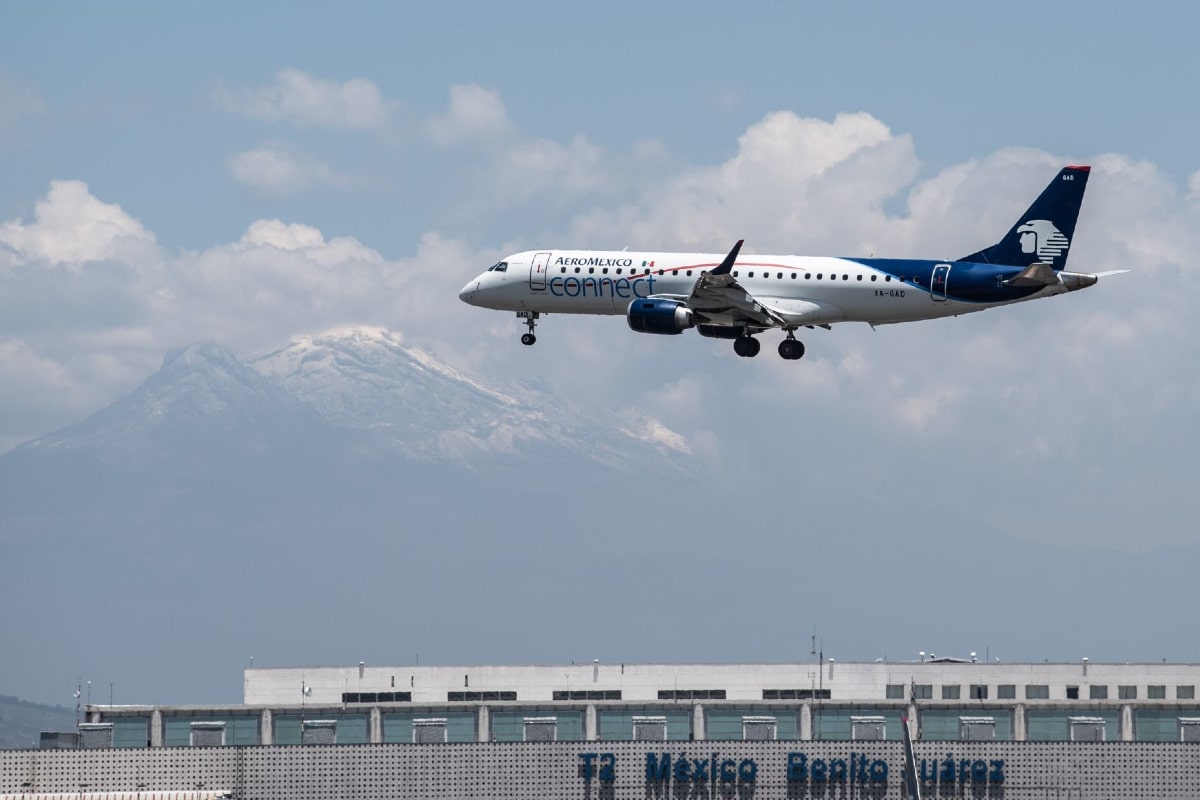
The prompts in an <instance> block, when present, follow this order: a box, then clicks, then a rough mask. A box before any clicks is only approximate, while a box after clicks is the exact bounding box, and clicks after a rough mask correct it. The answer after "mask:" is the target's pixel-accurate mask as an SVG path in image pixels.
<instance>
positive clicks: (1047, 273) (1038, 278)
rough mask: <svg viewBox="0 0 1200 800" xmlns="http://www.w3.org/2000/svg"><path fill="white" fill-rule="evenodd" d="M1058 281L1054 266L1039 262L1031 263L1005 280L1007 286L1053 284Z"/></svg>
mask: <svg viewBox="0 0 1200 800" xmlns="http://www.w3.org/2000/svg"><path fill="white" fill-rule="evenodd" d="M1056 283H1058V275H1057V274H1056V273H1055V272H1054V267H1052V266H1050V265H1049V264H1043V263H1041V262H1038V263H1036V264H1030V265H1029V266H1028V267H1026V268H1025V269H1023V270H1021V271H1020V272H1019V273H1017V274H1016V275H1014V276H1013V277H1011V278H1009V279H1008V280H1006V281H1005V282H1004V285H1005V286H1053V285H1054V284H1056Z"/></svg>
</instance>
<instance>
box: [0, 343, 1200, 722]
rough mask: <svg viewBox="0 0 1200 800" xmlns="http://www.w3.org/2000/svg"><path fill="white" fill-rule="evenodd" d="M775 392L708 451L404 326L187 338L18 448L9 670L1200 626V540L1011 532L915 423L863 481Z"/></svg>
mask: <svg viewBox="0 0 1200 800" xmlns="http://www.w3.org/2000/svg"><path fill="white" fill-rule="evenodd" d="M778 423H779V424H778V426H777V427H776V428H775V430H774V431H773V434H774V436H775V438H774V439H773V440H764V439H763V438H762V437H761V436H760V437H758V438H755V437H753V436H752V435H751V434H750V431H749V429H748V428H747V427H746V426H744V425H742V424H741V421H740V420H739V419H738V418H737V417H736V416H731V417H730V419H729V420H727V421H726V423H725V427H724V428H723V429H722V434H723V437H724V440H725V441H728V442H732V443H734V444H735V445H736V446H737V447H738V448H742V449H740V450H735V451H734V457H733V458H729V459H727V460H726V462H724V463H722V464H721V465H718V466H719V469H717V468H714V469H710V470H708V471H707V472H705V471H703V470H700V469H697V470H695V471H692V470H690V469H689V468H688V467H689V465H690V463H691V460H692V456H689V455H688V453H687V444H686V443H685V442H684V441H683V440H682V439H680V438H679V437H677V436H675V435H674V434H672V433H671V432H670V431H668V430H667V429H666V428H664V427H663V426H661V425H660V424H658V423H655V422H648V423H643V424H641V425H638V424H631V422H630V418H626V417H623V416H622V415H620V414H617V413H613V412H611V411H610V410H607V409H602V408H594V407H584V406H572V405H571V404H570V403H569V402H566V401H565V399H564V398H563V397H562V396H561V395H560V394H556V393H554V392H552V391H550V390H548V389H546V388H543V387H539V386H536V385H532V384H523V383H519V382H518V383H514V384H513V385H507V386H494V385H488V384H486V383H484V382H482V381H480V380H478V379H477V378H474V377H472V376H470V375H466V374H463V373H461V372H458V371H455V370H454V369H452V368H450V367H449V366H447V365H445V364H443V363H441V362H439V361H438V360H437V359H435V358H433V357H432V356H430V355H429V354H427V353H424V352H422V351H421V350H419V349H417V348H414V347H412V346H410V345H408V344H406V343H405V342H404V340H403V339H402V338H401V337H400V336H399V335H398V334H395V333H392V332H388V331H383V330H378V329H367V328H353V329H346V330H341V331H333V332H329V333H325V334H320V335H315V336H306V337H299V338H297V339H295V340H294V341H292V342H290V343H289V344H287V345H285V346H282V347H279V348H277V349H273V350H272V351H270V352H267V353H264V354H261V355H257V356H254V357H252V358H250V359H248V360H246V361H243V360H240V359H238V358H236V357H235V356H233V355H232V354H231V353H229V352H228V351H227V350H225V349H223V348H221V347H219V346H217V345H213V344H200V345H193V346H190V347H186V348H183V349H180V350H177V351H173V352H171V353H169V354H167V356H166V358H165V359H164V362H163V366H162V369H161V370H159V371H158V372H157V373H155V374H154V375H152V376H150V377H149V378H147V380H146V381H145V382H144V383H143V384H142V385H141V386H139V387H138V388H137V389H135V390H134V391H132V392H130V393H129V394H128V395H127V396H125V397H123V398H121V399H119V400H117V401H116V402H114V403H113V404H112V405H110V406H109V407H108V408H105V409H102V410H100V411H98V412H97V413H95V414H93V415H92V416H90V417H88V418H87V419H85V420H83V421H82V422H80V423H79V424H77V425H73V426H70V427H68V428H64V429H63V430H61V431H57V432H55V433H52V434H49V435H47V436H44V437H41V438H39V439H37V440H35V441H33V442H29V443H27V444H25V445H23V446H21V447H19V448H16V449H15V450H13V451H10V452H9V453H7V454H5V455H3V456H0V652H3V653H4V654H5V658H4V659H3V661H2V662H0V664H2V667H3V668H2V669H0V692H6V693H8V694H15V695H19V696H21V697H26V698H30V699H34V700H42V701H45V700H56V699H61V698H65V697H68V696H69V695H70V693H71V691H72V690H74V688H75V687H76V686H77V685H78V683H79V681H80V679H81V678H82V679H83V680H86V681H91V682H92V683H94V684H95V685H96V686H103V685H104V684H106V683H107V684H110V686H108V687H106V688H107V690H108V691H106V692H104V694H105V696H106V698H107V696H112V697H114V698H115V702H116V703H117V704H122V703H172V704H184V703H206V702H222V703H229V702H237V701H238V700H239V698H240V697H241V692H242V685H241V675H240V671H241V669H242V667H244V666H246V665H248V664H249V662H250V659H251V658H253V659H254V664H256V665H258V666H271V665H304V664H321V663H325V664H339V663H340V664H345V663H353V662H355V661H360V660H361V661H366V662H368V663H372V664H404V663H412V662H413V661H420V662H423V663H513V662H526V663H529V662H535V663H536V662H540V663H555V662H557V663H565V662H568V661H571V660H581V659H582V660H591V659H592V658H600V659H601V660H603V661H607V662H611V663H615V662H620V661H665V662H670V661H689V660H695V661H735V662H754V661H791V660H796V661H803V660H805V659H806V658H807V657H808V652H809V649H810V647H811V644H810V643H811V638H810V637H811V636H812V635H813V633H814V631H815V632H816V633H817V634H819V636H820V637H821V638H822V639H823V640H824V650H825V652H826V653H827V654H829V655H832V656H834V657H836V658H838V659H839V660H846V659H849V658H855V657H858V658H863V657H865V658H868V659H870V658H875V657H877V656H881V655H884V654H887V655H889V656H890V657H892V658H896V657H903V654H907V655H908V656H912V655H913V654H915V653H916V651H918V650H926V651H929V650H934V651H936V652H958V653H967V652H970V651H972V650H975V651H980V652H986V651H988V650H989V648H990V651H991V653H992V654H993V655H995V654H1002V655H1003V656H1004V657H1005V658H1006V659H1016V658H1021V657H1024V658H1028V659H1033V660H1041V659H1042V658H1052V659H1059V660H1062V659H1065V658H1069V659H1072V660H1073V659H1076V658H1078V657H1079V656H1081V655H1084V654H1086V655H1088V656H1090V657H1091V658H1092V659H1093V660H1099V659H1102V658H1110V659H1120V660H1127V659H1129V658H1152V659H1157V658H1160V657H1163V658H1178V659H1187V658H1189V657H1192V653H1193V650H1192V649H1190V648H1191V647H1192V645H1191V644H1190V643H1189V642H1190V640H1188V639H1187V637H1177V638H1178V641H1167V642H1164V641H1162V638H1161V636H1160V635H1159V634H1157V633H1156V631H1162V630H1180V631H1186V630H1190V628H1189V625H1192V622H1193V621H1192V618H1191V616H1190V615H1191V609H1193V608H1195V607H1196V605H1197V604H1198V603H1200V584H1198V583H1197V582H1196V581H1195V580H1193V579H1192V575H1191V572H1192V571H1194V570H1192V567H1191V565H1192V564H1194V563H1195V562H1196V559H1197V558H1198V557H1200V548H1194V547H1193V548H1181V549H1180V550H1178V551H1172V552H1152V553H1146V554H1142V555H1137V556H1132V555H1129V554H1121V553H1112V552H1105V551H1098V550H1097V551H1083V552H1067V551H1064V550H1060V549H1056V548H1054V547H1051V546H1047V545H1044V544H1038V543H1035V542H1032V541H1028V540H1017V539H1014V538H1012V537H1007V536H1004V535H1003V534H1001V533H1000V532H999V531H998V530H997V529H996V528H995V527H994V526H992V525H989V524H988V523H986V522H984V521H981V520H980V518H979V515H973V514H971V513H969V510H968V511H967V512H964V511H962V510H956V509H955V508H954V507H952V506H949V505H947V504H945V503H943V502H941V501H940V499H939V494H938V491H937V490H936V489H937V487H938V486H939V485H940V484H939V483H938V478H939V473H938V472H937V471H936V470H931V469H929V468H928V465H923V462H922V460H921V453H920V452H919V451H916V450H914V451H913V452H911V453H908V454H907V456H908V458H909V459H910V461H911V463H912V468H911V470H910V471H909V473H907V474H905V475H884V476H879V475H878V473H873V472H872V471H871V470H870V468H869V467H870V464H869V462H868V461H866V460H864V461H863V473H862V475H861V476H855V479H854V480H845V479H843V476H840V475H839V474H838V473H836V472H834V473H830V471H829V470H827V469H826V468H825V466H824V464H825V461H826V458H827V455H828V453H829V452H830V451H831V450H832V449H835V448H838V447H844V446H845V443H844V442H843V441H841V440H840V439H839V437H838V435H837V428H836V427H834V428H833V429H832V431H826V430H823V426H822V425H820V424H819V420H814V419H811V418H808V417H805V416H804V415H802V414H798V415H781V416H780V417H779V420H778ZM830 427H831V426H830ZM781 431H787V433H788V435H787V436H783V435H782V434H780V432H781ZM788 441H791V442H793V443H795V446H781V442H782V443H784V444H786V443H787V442H788ZM741 453H744V454H746V455H745V457H742V456H741V455H740V454H741ZM873 475H874V476H875V477H874V478H873V477H872V476H873ZM930 487H933V490H931V489H930ZM1013 502H1014V503H1019V502H1021V499H1020V498H1019V497H1015V498H1014V500H1013ZM1134 586H1137V587H1142V588H1141V589H1140V590H1137V591H1135V590H1133V589H1132V588H1131V587H1134ZM1146 587H1152V589H1147V588H1146ZM1147 619H1153V620H1154V621H1155V624H1154V625H1147V624H1145V620H1147ZM22 735H24V734H22Z"/></svg>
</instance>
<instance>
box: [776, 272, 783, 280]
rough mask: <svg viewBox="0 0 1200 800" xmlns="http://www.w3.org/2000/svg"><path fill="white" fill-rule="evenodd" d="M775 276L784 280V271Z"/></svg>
mask: <svg viewBox="0 0 1200 800" xmlns="http://www.w3.org/2000/svg"><path fill="white" fill-rule="evenodd" d="M775 277H777V278H778V279H779V280H783V273H782V272H781V273H779V274H778V275H776V276H775Z"/></svg>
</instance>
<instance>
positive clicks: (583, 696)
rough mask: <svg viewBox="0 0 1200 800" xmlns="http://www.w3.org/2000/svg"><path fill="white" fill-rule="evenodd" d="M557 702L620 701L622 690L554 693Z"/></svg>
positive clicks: (579, 690)
mask: <svg viewBox="0 0 1200 800" xmlns="http://www.w3.org/2000/svg"><path fill="white" fill-rule="evenodd" d="M554 699H555V700H620V699H621V690H620V689H572V690H570V691H565V690H560V691H557V692H555V693H554Z"/></svg>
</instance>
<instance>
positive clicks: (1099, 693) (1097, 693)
mask: <svg viewBox="0 0 1200 800" xmlns="http://www.w3.org/2000/svg"><path fill="white" fill-rule="evenodd" d="M1088 699H1089V700H1107V699H1108V687H1107V686H1089V687H1088Z"/></svg>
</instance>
